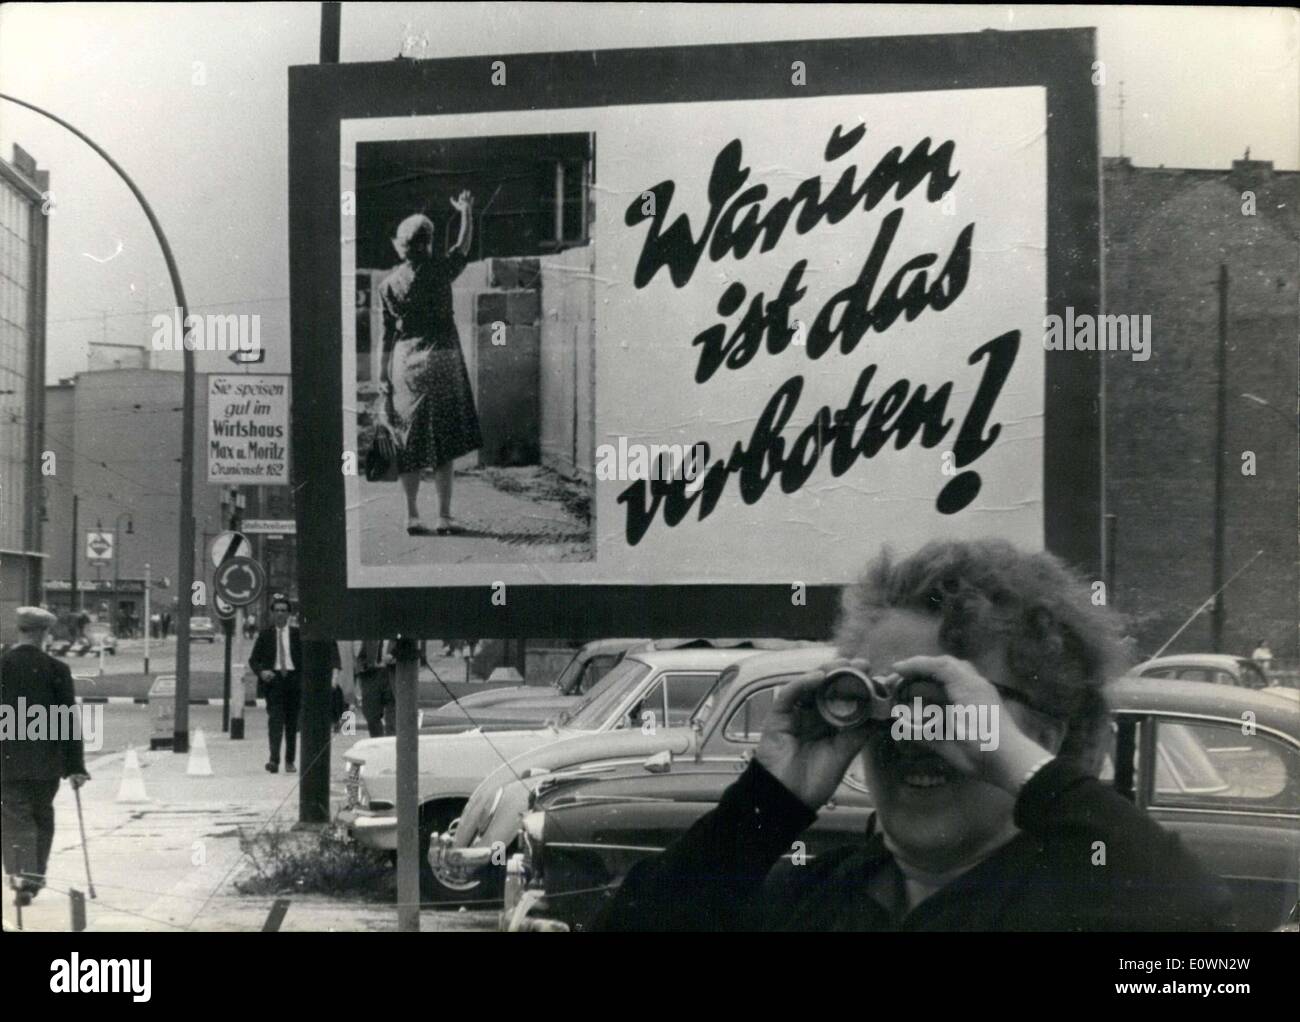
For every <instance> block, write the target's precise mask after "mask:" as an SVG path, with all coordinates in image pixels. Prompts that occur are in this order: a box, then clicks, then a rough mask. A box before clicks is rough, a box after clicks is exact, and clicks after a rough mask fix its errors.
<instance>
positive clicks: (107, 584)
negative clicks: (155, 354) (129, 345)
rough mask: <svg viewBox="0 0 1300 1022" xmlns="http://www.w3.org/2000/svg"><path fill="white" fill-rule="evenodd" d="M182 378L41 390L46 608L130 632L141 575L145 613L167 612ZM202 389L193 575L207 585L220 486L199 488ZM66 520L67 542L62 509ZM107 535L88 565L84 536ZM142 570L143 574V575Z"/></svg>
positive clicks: (92, 377)
mask: <svg viewBox="0 0 1300 1022" xmlns="http://www.w3.org/2000/svg"><path fill="white" fill-rule="evenodd" d="M181 384H182V374H181V373H179V372H171V371H164V370H157V369H109V370H103V371H98V372H85V373H80V374H78V375H77V376H75V377H73V378H71V379H65V380H60V381H59V382H58V383H57V384H51V385H50V386H49V387H48V388H47V395H46V427H45V428H46V440H47V444H48V446H49V449H50V451H51V452H52V453H53V455H54V457H55V458H56V459H57V464H58V472H57V473H56V474H55V475H53V476H51V477H50V478H48V479H46V480H45V485H46V514H47V518H48V520H47V522H46V526H45V530H46V531H45V536H46V545H47V549H48V551H49V560H48V562H47V567H46V582H45V595H46V601H47V603H48V605H49V606H50V608H51V609H52V610H55V611H66V610H68V609H70V608H71V607H72V606H74V601H73V598H72V592H73V591H72V575H73V571H72V567H73V564H72V558H73V557H74V556H75V557H76V559H77V563H76V578H77V598H76V601H75V605H76V606H77V607H78V608H80V609H84V610H85V611H86V612H87V613H89V614H91V615H92V616H100V617H104V618H106V619H107V620H109V621H110V622H111V623H112V624H113V625H114V626H115V627H119V628H120V627H121V626H122V624H123V618H124V617H125V618H127V619H130V620H131V621H132V622H133V625H132V626H131V627H132V630H134V631H138V630H139V629H140V628H141V627H142V624H143V620H144V587H145V577H146V574H147V575H148V576H149V577H150V578H151V580H152V582H153V590H152V594H151V608H150V609H151V611H154V612H157V613H160V614H161V613H166V612H169V611H170V612H172V613H173V614H174V613H176V608H177V599H178V597H179V595H180V594H179V593H178V592H177V589H176V576H177V559H176V549H177V548H176V540H177V536H178V534H179V529H180V521H179V519H178V518H177V515H178V513H179V510H180V457H181V428H180V427H181ZM206 403H207V384H206V382H205V380H204V378H203V377H200V378H199V380H198V383H197V385H196V387H195V404H196V408H195V430H194V433H195V435H194V450H195V464H196V470H195V477H196V479H197V480H199V481H198V482H196V483H195V486H194V522H195V528H194V531H195V551H194V558H195V559H194V566H195V578H197V579H206V578H207V577H208V575H209V574H210V573H209V572H207V571H205V565H206V566H207V567H210V565H209V564H208V562H207V553H206V547H207V543H206V540H210V539H212V537H213V536H215V535H216V534H217V533H218V532H220V531H221V529H222V527H223V525H222V523H223V519H222V512H221V497H222V488H221V487H220V486H212V485H208V484H207V483H204V482H202V481H201V480H202V479H203V468H202V466H203V464H204V462H203V452H204V450H205V444H206V440H207V436H206V431H205V421H206V417H205V406H206ZM74 503H75V511H76V525H75V533H76V534H75V536H74V534H73V533H74V524H73V512H74ZM91 533H100V534H107V536H108V537H111V539H110V544H109V545H110V546H111V553H109V554H108V556H107V558H106V559H103V560H100V559H96V557H95V556H93V555H94V551H93V550H92V549H91V546H92V544H91V541H90V534H91ZM146 565H148V569H147V571H146Z"/></svg>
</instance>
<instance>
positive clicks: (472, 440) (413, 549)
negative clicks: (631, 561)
mask: <svg viewBox="0 0 1300 1022" xmlns="http://www.w3.org/2000/svg"><path fill="white" fill-rule="evenodd" d="M594 156H595V136H594V135H592V134H587V133H580V132H578V133H567V134H554V135H512V136H495V137H486V138H448V139H416V138H412V139H396V140H391V141H384V142H366V143H360V144H358V145H357V147H356V215H357V240H356V267H357V269H356V276H355V288H356V321H355V345H356V352H355V354H356V370H357V371H356V379H355V387H356V391H355V403H354V405H353V407H354V408H355V409H356V415H357V437H358V452H359V454H360V457H361V460H362V462H363V464H364V462H365V461H366V459H367V456H368V455H370V456H371V458H372V465H373V466H374V467H376V468H386V469H387V471H386V472H385V473H384V475H383V476H382V477H381V478H379V479H375V480H368V479H367V478H366V477H365V475H364V474H363V475H362V477H361V479H360V481H359V482H360V512H361V513H360V514H359V515H358V516H357V521H358V522H359V528H360V533H361V534H360V537H359V539H360V543H359V549H360V554H361V563H362V564H363V565H379V566H382V565H418V564H449V563H461V564H464V563H533V562H547V561H552V562H558V561H588V560H592V559H593V557H594V549H595V547H594V539H593V536H594V520H593V518H594V509H593V506H592V500H591V488H592V485H593V482H594V458H595V452H594V436H595V393H594V389H595V362H594V359H595V348H594V340H595V339H594V326H593V322H592V310H593V307H594V290H593V287H594V284H593V280H592V270H593V268H594V264H593V257H594V250H593V246H592V242H591V224H592V213H593V209H592V185H593V183H594V172H595V170H594V168H595V160H594ZM389 440H391V441H392V442H391V443H389V442H387V441H389ZM372 449H373V450H374V454H371V452H372ZM376 474H378V473H376Z"/></svg>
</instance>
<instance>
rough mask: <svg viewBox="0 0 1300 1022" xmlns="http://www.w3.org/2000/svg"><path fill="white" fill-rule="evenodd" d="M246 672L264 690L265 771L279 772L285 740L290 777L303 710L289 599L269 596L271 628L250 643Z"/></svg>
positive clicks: (299, 659)
mask: <svg viewBox="0 0 1300 1022" xmlns="http://www.w3.org/2000/svg"><path fill="white" fill-rule="evenodd" d="M248 666H249V669H250V670H252V671H253V673H254V674H256V675H257V676H258V678H259V679H261V681H262V684H263V686H264V687H265V691H266V717H267V725H268V728H269V731H270V739H271V758H270V760H268V761H267V764H266V769H267V770H268V771H269V772H270V773H273V774H274V773H276V772H278V771H279V769H280V738H281V736H283V737H284V770H285V773H289V774H292V773H294V772H295V771H296V770H297V769H298V768H297V766H295V764H294V760H295V759H296V758H297V753H298V714H299V712H300V710H301V707H302V674H301V668H302V639H301V638H300V637H299V633H298V629H297V628H293V627H291V626H290V625H289V598H288V597H287V596H284V595H282V594H280V593H276V594H275V595H274V596H273V597H271V627H270V628H263V629H262V630H261V631H260V632H258V634H257V641H256V642H254V643H253V652H252V655H251V656H249V658H248Z"/></svg>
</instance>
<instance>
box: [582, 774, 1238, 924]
mask: <svg viewBox="0 0 1300 1022" xmlns="http://www.w3.org/2000/svg"><path fill="white" fill-rule="evenodd" d="M814 818H815V814H814V813H813V812H812V811H810V810H809V809H808V807H807V806H805V805H804V804H803V803H802V802H801V801H800V800H799V799H798V798H796V797H795V796H794V795H793V794H792V793H791V792H790V791H788V790H787V789H786V788H785V786H784V785H782V784H781V782H780V781H778V780H776V778H774V777H773V776H772V775H771V774H770V773H768V772H767V771H766V770H765V769H764V768H763V767H762V766H760V765H759V764H758V763H757V762H751V763H750V766H749V767H748V768H747V769H746V771H745V773H744V774H742V775H741V777H740V779H739V780H738V781H736V783H735V784H733V785H732V786H731V787H730V788H728V789H727V791H726V793H725V794H724V795H723V797H722V800H721V801H720V802H719V804H718V806H717V808H715V809H714V810H713V811H711V812H709V813H708V814H706V815H705V816H704V817H702V818H701V819H700V820H698V821H697V822H696V823H695V825H694V826H692V827H691V829H690V830H688V831H687V832H686V833H685V834H684V835H683V836H682V838H681V839H680V840H678V841H677V843H676V844H674V845H672V846H671V847H670V848H668V849H667V850H665V851H664V853H663V854H662V855H660V856H658V857H657V858H653V859H648V860H645V861H643V862H641V863H638V864H637V865H636V866H635V867H633V869H632V870H631V871H630V872H629V873H628V875H627V878H626V880H624V882H623V885H622V886H621V887H620V889H619V891H618V894H617V895H616V896H615V898H614V899H613V900H612V901H611V903H610V904H609V905H608V906H607V907H606V909H605V911H604V912H603V913H602V915H601V916H600V918H599V919H598V920H597V921H596V925H595V926H594V927H593V929H597V930H602V929H603V930H660V931H682V930H706V931H716V930H816V931H820V930H877V931H879V930H943V931H954V930H964V931H976V932H987V931H1017V930H1095V931H1121V930H1128V931H1132V930H1165V931H1171V930H1172V931H1180V930H1212V929H1220V928H1223V927H1225V926H1226V925H1227V924H1228V917H1229V914H1230V908H1231V906H1230V904H1229V899H1228V894H1227V891H1226V889H1225V888H1224V887H1223V886H1222V885H1221V884H1220V883H1219V882H1218V881H1217V880H1215V879H1213V878H1211V877H1210V876H1209V875H1207V874H1206V873H1205V872H1204V871H1203V870H1202V869H1201V867H1200V865H1199V864H1198V863H1197V862H1196V860H1195V859H1194V858H1193V857H1192V855H1191V854H1190V853H1189V852H1187V850H1186V849H1184V848H1183V846H1182V844H1181V843H1180V842H1179V840H1178V839H1177V838H1176V837H1175V836H1174V835H1172V834H1169V833H1167V832H1166V831H1164V830H1162V829H1161V828H1160V826H1159V825H1158V824H1156V823H1155V822H1154V821H1153V820H1151V819H1150V818H1149V817H1148V816H1147V815H1146V814H1145V813H1143V812H1142V811H1141V810H1140V809H1138V808H1137V807H1135V806H1134V805H1133V804H1132V803H1130V802H1128V801H1126V800H1125V799H1124V798H1122V797H1121V796H1120V795H1119V794H1117V793H1116V792H1115V791H1114V790H1112V789H1111V788H1109V787H1107V786H1106V785H1104V784H1102V783H1101V782H1100V781H1098V780H1096V779H1095V778H1093V777H1089V776H1088V775H1086V774H1084V773H1082V772H1080V771H1079V770H1077V769H1076V768H1074V767H1072V766H1071V765H1070V764H1069V763H1067V762H1065V761H1063V760H1053V761H1052V762H1051V763H1049V764H1048V765H1047V766H1045V767H1043V768H1042V769H1041V770H1039V771H1038V772H1037V773H1036V774H1035V775H1034V776H1033V778H1031V779H1030V781H1029V783H1028V784H1026V785H1025V786H1024V788H1022V789H1021V791H1020V795H1019V797H1018V798H1017V800H1016V806H1015V822H1016V825H1017V827H1018V828H1019V829H1020V833H1019V834H1018V835H1017V836H1016V837H1014V838H1013V839H1012V840H1011V841H1009V842H1008V843H1007V844H1006V845H1003V846H1002V848H1000V849H999V850H998V851H996V852H994V853H993V854H992V855H990V856H989V857H988V858H987V859H985V860H984V861H983V862H981V863H980V864H979V865H977V866H975V867H974V868H973V869H971V870H969V871H968V872H966V873H964V874H962V875H961V876H959V877H957V879H955V880H953V881H952V882H951V883H950V884H948V885H947V886H946V887H944V888H942V889H941V890H939V891H938V892H936V893H935V894H933V895H931V896H930V897H928V898H926V899H925V900H924V901H922V902H921V903H920V904H919V905H917V906H916V907H914V908H913V909H912V910H911V911H908V912H906V914H904V915H902V916H901V918H899V917H895V916H891V914H890V912H889V911H887V910H886V908H885V907H884V906H883V905H881V904H880V903H879V902H877V901H876V900H875V899H873V898H872V897H871V896H870V895H869V894H868V893H867V886H868V881H869V880H870V879H871V878H873V877H876V876H877V874H878V873H879V871H881V870H890V871H892V873H894V874H898V867H897V866H896V865H895V864H894V862H893V858H892V856H891V855H890V853H889V851H888V850H887V849H886V848H885V846H884V841H883V838H882V837H881V835H880V834H879V833H875V832H874V828H873V832H869V833H868V835H867V839H866V841H865V843H857V844H853V845H846V846H844V847H842V848H837V849H835V850H834V851H832V852H829V853H827V854H823V855H819V856H817V857H816V858H815V859H813V860H812V861H810V862H808V863H806V864H804V865H798V866H796V865H792V864H791V863H790V862H782V863H781V864H780V865H777V866H776V867H775V868H773V867H774V864H776V863H777V861H778V859H780V858H781V856H783V855H786V854H787V853H789V852H790V850H791V845H792V842H793V841H794V840H795V839H796V838H797V837H798V836H799V834H800V833H802V832H803V831H804V830H805V829H806V828H807V827H808V826H809V824H811V823H812V821H813V819H814ZM873 823H874V817H873ZM1096 842H1104V846H1105V864H1104V865H1100V864H1094V862H1095V860H1096V854H1097V853H1096V849H1097V847H1098V846H1097V845H1096V844H1095V843H1096ZM886 877H888V874H886ZM897 882H898V883H899V884H901V882H902V878H901V874H899V875H898V876H897Z"/></svg>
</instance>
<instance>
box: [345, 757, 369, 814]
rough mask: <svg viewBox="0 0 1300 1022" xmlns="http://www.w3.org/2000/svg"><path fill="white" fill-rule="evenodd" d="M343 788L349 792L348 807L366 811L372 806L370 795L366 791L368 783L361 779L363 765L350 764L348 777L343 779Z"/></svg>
mask: <svg viewBox="0 0 1300 1022" xmlns="http://www.w3.org/2000/svg"><path fill="white" fill-rule="evenodd" d="M343 787H344V790H345V791H346V792H347V797H348V805H350V806H357V807H359V808H361V809H365V808H367V807H368V806H369V805H370V793H369V792H368V791H366V783H365V781H363V780H362V779H361V764H360V763H356V762H353V763H349V764H348V772H347V776H346V777H345V778H344V779H343Z"/></svg>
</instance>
